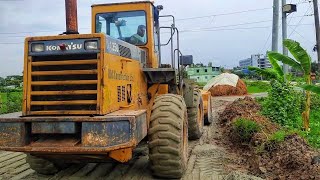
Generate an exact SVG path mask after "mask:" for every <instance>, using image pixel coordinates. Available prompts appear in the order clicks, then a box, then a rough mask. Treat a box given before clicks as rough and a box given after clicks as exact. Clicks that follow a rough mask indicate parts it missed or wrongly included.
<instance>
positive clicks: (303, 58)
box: [268, 39, 311, 130]
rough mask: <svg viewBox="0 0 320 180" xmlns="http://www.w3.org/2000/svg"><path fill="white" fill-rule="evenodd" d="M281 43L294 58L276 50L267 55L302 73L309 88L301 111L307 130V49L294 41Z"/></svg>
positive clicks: (308, 119)
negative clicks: (303, 109)
mask: <svg viewBox="0 0 320 180" xmlns="http://www.w3.org/2000/svg"><path fill="white" fill-rule="evenodd" d="M283 44H284V45H285V47H286V48H288V50H289V51H290V53H291V54H292V56H293V57H294V59H293V58H291V57H289V56H285V55H283V54H280V53H277V52H268V57H269V60H270V62H272V61H275V60H277V61H281V62H282V63H284V64H288V65H289V66H291V67H292V68H294V69H296V70H300V71H302V72H303V73H304V77H305V81H306V87H309V90H307V92H306V102H305V104H306V106H305V111H304V112H303V113H302V119H303V126H304V128H305V130H309V124H310V123H309V121H310V104H311V92H310V85H311V57H310V56H309V54H308V53H307V51H306V50H305V49H303V48H302V47H301V46H300V43H298V42H296V41H293V40H290V39H286V40H284V42H283ZM272 65H273V64H272Z"/></svg>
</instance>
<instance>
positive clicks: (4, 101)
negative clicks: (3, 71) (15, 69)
mask: <svg viewBox="0 0 320 180" xmlns="http://www.w3.org/2000/svg"><path fill="white" fill-rule="evenodd" d="M22 80H23V78H22V76H18V75H14V76H7V77H6V78H2V77H0V114H6V113H12V112H17V111H21V108H22V87H21V85H22Z"/></svg>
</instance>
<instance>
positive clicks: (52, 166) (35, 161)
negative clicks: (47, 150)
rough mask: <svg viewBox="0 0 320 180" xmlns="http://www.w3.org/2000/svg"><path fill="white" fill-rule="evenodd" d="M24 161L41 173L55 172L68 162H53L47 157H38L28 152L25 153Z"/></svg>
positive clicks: (64, 166) (49, 173)
mask: <svg viewBox="0 0 320 180" xmlns="http://www.w3.org/2000/svg"><path fill="white" fill-rule="evenodd" d="M26 161H27V163H28V164H29V165H30V168H31V169H33V170H34V171H36V172H37V173H39V174H43V175H52V174H55V173H57V172H59V171H60V170H62V169H63V168H66V167H67V166H68V164H65V163H58V162H57V163H54V162H52V161H49V160H47V159H43V158H39V157H36V156H33V155H30V154H27V157H26Z"/></svg>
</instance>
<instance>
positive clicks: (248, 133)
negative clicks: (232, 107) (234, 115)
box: [233, 118, 261, 142]
mask: <svg viewBox="0 0 320 180" xmlns="http://www.w3.org/2000/svg"><path fill="white" fill-rule="evenodd" d="M233 129H234V131H235V133H236V134H237V135H238V136H239V138H240V139H241V140H242V141H243V142H250V140H251V138H252V136H253V135H254V134H255V133H256V132H259V130H260V129H261V128H260V126H259V125H258V124H257V123H256V122H254V121H252V120H249V119H245V118H239V119H237V120H235V121H234V122H233Z"/></svg>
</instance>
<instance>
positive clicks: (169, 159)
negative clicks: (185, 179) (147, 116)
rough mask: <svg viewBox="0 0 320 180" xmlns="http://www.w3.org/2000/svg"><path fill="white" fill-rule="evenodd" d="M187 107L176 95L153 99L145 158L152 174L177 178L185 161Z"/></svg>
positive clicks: (181, 173) (185, 165)
mask: <svg viewBox="0 0 320 180" xmlns="http://www.w3.org/2000/svg"><path fill="white" fill-rule="evenodd" d="M187 123H188V122H187V108H186V104H185V102H184V99H183V98H182V97H181V96H179V95H174V94H165V95H160V96H158V97H157V98H156V99H155V102H154V105H153V107H152V114H151V122H150V129H149V132H148V134H149V159H150V165H151V169H152V171H153V175H154V176H157V177H161V178H181V177H182V175H183V174H184V172H185V170H186V167H187V161H188V124H187Z"/></svg>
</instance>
